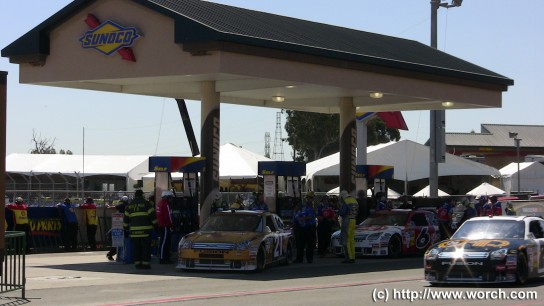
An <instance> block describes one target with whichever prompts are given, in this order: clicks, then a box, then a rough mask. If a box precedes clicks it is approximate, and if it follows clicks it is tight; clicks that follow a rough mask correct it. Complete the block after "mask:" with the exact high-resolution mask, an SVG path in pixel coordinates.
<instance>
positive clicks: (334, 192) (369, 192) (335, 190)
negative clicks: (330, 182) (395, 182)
mask: <svg viewBox="0 0 544 306" xmlns="http://www.w3.org/2000/svg"><path fill="white" fill-rule="evenodd" d="M339 194H340V186H338V187H335V188H333V189H331V190H329V191H327V195H339ZM366 195H367V196H369V197H370V196H372V190H370V189H368V190H367V191H366ZM398 197H400V193H398V192H396V191H395V190H393V189H391V188H387V198H389V199H397V198H398Z"/></svg>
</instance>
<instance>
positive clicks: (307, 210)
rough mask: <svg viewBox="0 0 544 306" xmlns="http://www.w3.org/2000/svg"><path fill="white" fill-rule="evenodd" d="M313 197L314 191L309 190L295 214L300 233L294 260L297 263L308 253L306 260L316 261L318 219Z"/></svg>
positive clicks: (309, 261)
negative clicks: (316, 219) (316, 218)
mask: <svg viewBox="0 0 544 306" xmlns="http://www.w3.org/2000/svg"><path fill="white" fill-rule="evenodd" d="M313 199H314V193H313V192H312V191H308V193H307V194H306V200H305V201H304V204H303V205H302V207H301V208H300V210H299V211H298V212H297V213H296V215H295V216H294V218H295V220H296V224H297V227H298V233H299V234H298V237H297V238H298V239H297V241H296V244H297V258H296V260H295V261H294V262H296V263H300V262H302V260H303V258H304V255H306V261H307V262H308V263H312V262H313V261H314V250H315V238H316V237H315V234H316V221H315V213H314V208H313Z"/></svg>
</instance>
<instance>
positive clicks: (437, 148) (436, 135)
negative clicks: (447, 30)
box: [429, 0, 463, 198]
mask: <svg viewBox="0 0 544 306" xmlns="http://www.w3.org/2000/svg"><path fill="white" fill-rule="evenodd" d="M462 2H463V0H452V1H451V4H448V3H447V2H442V0H431V47H433V48H435V49H436V48H437V42H436V41H437V23H438V22H437V20H438V17H437V15H438V9H439V8H441V7H445V8H450V7H458V6H461V3H462ZM445 132H446V111H445V110H443V109H441V110H431V117H430V142H429V153H430V154H429V155H430V160H429V196H430V197H431V198H436V197H438V163H444V162H445V161H446V160H445V158H446V156H445V155H446V139H445Z"/></svg>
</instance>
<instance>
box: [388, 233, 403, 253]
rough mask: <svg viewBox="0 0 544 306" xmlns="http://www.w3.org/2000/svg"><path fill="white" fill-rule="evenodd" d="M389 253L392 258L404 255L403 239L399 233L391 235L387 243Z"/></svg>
mask: <svg viewBox="0 0 544 306" xmlns="http://www.w3.org/2000/svg"><path fill="white" fill-rule="evenodd" d="M387 255H388V256H389V257H391V258H397V257H399V256H400V255H402V240H401V239H400V237H399V236H398V235H393V236H391V239H389V243H388V245H387Z"/></svg>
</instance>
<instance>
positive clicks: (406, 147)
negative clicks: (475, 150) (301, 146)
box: [306, 140, 500, 181]
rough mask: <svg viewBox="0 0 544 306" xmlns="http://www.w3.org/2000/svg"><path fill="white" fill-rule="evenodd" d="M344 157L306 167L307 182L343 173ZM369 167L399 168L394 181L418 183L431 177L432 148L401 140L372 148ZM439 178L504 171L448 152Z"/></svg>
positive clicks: (335, 157)
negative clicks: (341, 169) (314, 178)
mask: <svg viewBox="0 0 544 306" xmlns="http://www.w3.org/2000/svg"><path fill="white" fill-rule="evenodd" d="M339 163H340V154H339V153H335V154H332V155H329V156H326V157H323V158H321V159H318V160H315V161H313V162H310V163H308V164H307V165H306V173H307V175H306V180H313V177H314V176H333V175H339V174H340V166H339ZM367 164H369V165H389V166H394V167H395V170H394V171H395V173H394V175H393V178H394V179H396V180H401V181H404V180H407V181H415V180H419V179H423V178H428V177H429V147H427V146H425V145H422V144H419V143H416V142H413V141H411V140H401V141H398V142H389V143H386V144H379V145H375V146H369V147H368V148H367ZM438 175H439V176H454V175H486V176H487V175H488V176H497V177H498V176H500V172H499V171H498V170H497V169H495V168H493V167H490V166H487V165H484V164H481V163H477V162H473V161H470V160H468V159H465V158H462V157H459V156H456V155H453V154H449V153H446V162H445V163H440V164H438Z"/></svg>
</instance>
